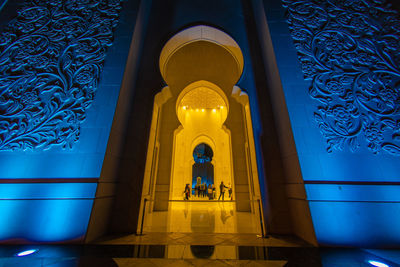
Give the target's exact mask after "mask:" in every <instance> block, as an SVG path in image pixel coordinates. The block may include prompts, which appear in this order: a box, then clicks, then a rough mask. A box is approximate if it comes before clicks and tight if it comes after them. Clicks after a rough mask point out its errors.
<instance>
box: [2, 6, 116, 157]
mask: <svg viewBox="0 0 400 267" xmlns="http://www.w3.org/2000/svg"><path fill="white" fill-rule="evenodd" d="M120 8H121V0H65V1H61V0H30V1H26V2H25V4H24V6H23V7H22V8H21V9H20V10H19V12H18V16H17V17H16V18H15V19H13V20H12V21H10V22H9V23H8V25H7V26H6V27H5V29H4V30H3V32H2V33H1V34H0V151H1V150H3V151H5V150H26V149H31V150H34V149H48V148H50V147H51V146H54V145H56V146H61V147H63V148H66V147H69V148H71V147H72V146H73V144H74V143H75V142H76V141H77V140H78V139H79V132H80V125H81V123H82V122H83V121H84V120H85V112H86V110H87V109H88V108H89V107H90V105H91V103H92V101H93V98H94V96H95V93H96V89H97V83H98V80H99V75H100V73H101V70H102V67H103V62H104V58H105V55H106V51H107V48H108V47H109V46H110V45H111V44H112V38H113V29H114V28H115V27H116V25H117V23H118V16H119V10H120Z"/></svg>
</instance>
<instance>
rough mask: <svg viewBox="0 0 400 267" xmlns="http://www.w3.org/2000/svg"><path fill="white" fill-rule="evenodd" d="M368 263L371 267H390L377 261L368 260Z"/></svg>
mask: <svg viewBox="0 0 400 267" xmlns="http://www.w3.org/2000/svg"><path fill="white" fill-rule="evenodd" d="M368 263H369V264H371V265H372V266H377V267H390V266H389V265H387V264H385V263H383V262H379V261H373V260H369V261H368Z"/></svg>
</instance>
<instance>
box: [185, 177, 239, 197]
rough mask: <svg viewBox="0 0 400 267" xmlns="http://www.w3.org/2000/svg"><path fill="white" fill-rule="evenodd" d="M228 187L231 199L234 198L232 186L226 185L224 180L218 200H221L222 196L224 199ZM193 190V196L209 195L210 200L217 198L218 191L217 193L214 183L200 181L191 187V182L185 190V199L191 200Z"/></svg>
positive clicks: (220, 186)
mask: <svg viewBox="0 0 400 267" xmlns="http://www.w3.org/2000/svg"><path fill="white" fill-rule="evenodd" d="M226 189H228V193H229V199H230V200H232V187H231V186H226V185H225V184H224V182H223V181H222V182H221V184H220V185H219V192H220V193H219V197H218V200H220V199H221V196H222V200H223V201H224V197H225V190H226ZM191 192H192V195H193V196H197V197H199V198H206V197H208V199H209V200H213V199H216V198H217V193H216V189H215V186H214V184H209V185H207V184H206V183H198V184H196V185H195V186H194V188H190V186H189V184H186V186H185V190H184V192H183V193H184V199H185V200H189V198H190V195H191Z"/></svg>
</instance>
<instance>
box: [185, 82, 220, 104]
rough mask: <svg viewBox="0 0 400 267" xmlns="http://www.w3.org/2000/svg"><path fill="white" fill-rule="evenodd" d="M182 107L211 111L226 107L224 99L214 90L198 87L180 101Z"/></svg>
mask: <svg viewBox="0 0 400 267" xmlns="http://www.w3.org/2000/svg"><path fill="white" fill-rule="evenodd" d="M181 105H182V106H187V107H189V108H207V109H213V108H218V107H220V106H226V103H225V101H224V99H223V98H222V97H221V96H220V95H219V94H218V93H217V92H215V91H214V90H212V89H209V88H207V87H198V88H196V89H194V90H192V91H190V92H188V93H187V94H186V95H185V96H184V97H183V98H182V100H181Z"/></svg>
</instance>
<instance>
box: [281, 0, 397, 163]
mask: <svg viewBox="0 0 400 267" xmlns="http://www.w3.org/2000/svg"><path fill="white" fill-rule="evenodd" d="M282 2H283V5H284V7H285V8H286V11H287V20H288V23H289V28H290V32H291V35H292V38H293V41H294V45H295V47H296V49H297V53H298V58H299V60H300V62H301V67H302V71H303V75H304V79H305V80H307V81H310V86H309V91H308V93H309V95H310V97H311V98H312V99H314V100H315V101H316V103H317V105H318V108H317V110H316V111H315V113H314V120H315V122H316V124H317V125H318V127H319V129H320V132H321V134H322V135H323V136H324V138H325V139H326V142H327V151H328V152H332V151H334V150H350V151H351V152H355V151H357V150H358V149H359V148H360V147H361V146H365V147H367V149H368V150H369V151H371V152H372V153H374V154H377V153H381V152H385V153H389V154H391V155H395V156H400V41H399V40H400V17H399V13H398V11H396V10H394V9H393V8H392V7H391V6H390V4H389V3H388V2H387V1H386V0H321V1H320V0H311V1H309V0H282Z"/></svg>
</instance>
